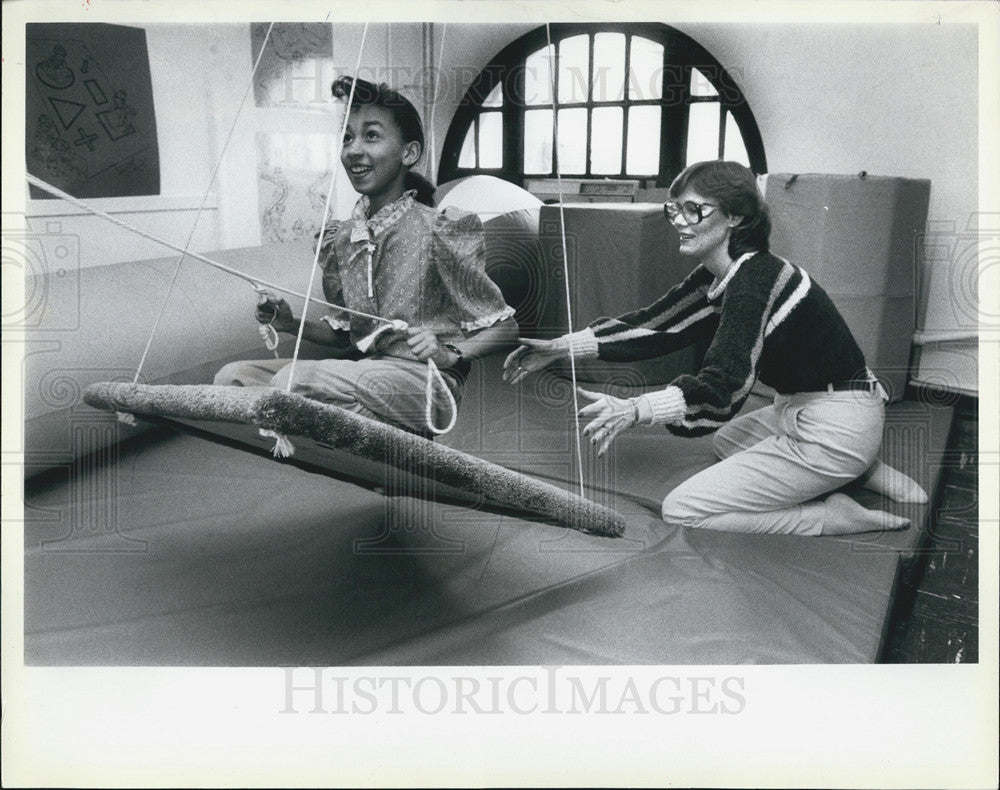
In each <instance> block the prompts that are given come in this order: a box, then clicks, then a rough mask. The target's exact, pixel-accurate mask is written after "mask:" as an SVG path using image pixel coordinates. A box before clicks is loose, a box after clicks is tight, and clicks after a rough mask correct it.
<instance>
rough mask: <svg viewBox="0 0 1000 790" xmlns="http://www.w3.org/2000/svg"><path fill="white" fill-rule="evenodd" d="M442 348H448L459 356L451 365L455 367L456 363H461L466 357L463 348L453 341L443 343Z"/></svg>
mask: <svg viewBox="0 0 1000 790" xmlns="http://www.w3.org/2000/svg"><path fill="white" fill-rule="evenodd" d="M441 348H446V349H448V350H449V351H451V352H452V353H453V354H454V355H455V356H456V357H458V359H456V360H455V363H454V364H453V365H452V366H451V367H455V365H457V364H459V363H460V362H461V361H462V360H463V359H465V355H464V354H463V353H462V349H460V348H459V347H458V346H455V345H452V344H451V343H442V344H441Z"/></svg>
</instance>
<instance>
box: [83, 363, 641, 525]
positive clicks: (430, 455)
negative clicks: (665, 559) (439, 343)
mask: <svg viewBox="0 0 1000 790" xmlns="http://www.w3.org/2000/svg"><path fill="white" fill-rule="evenodd" d="M84 400H85V401H86V402H87V403H88V404H90V405H91V406H94V407H96V408H101V409H109V410H112V411H117V412H124V413H130V414H136V415H139V416H143V415H146V416H159V417H176V418H185V419H193V420H198V419H201V420H221V421H226V422H237V423H246V424H249V425H253V426H255V427H257V428H259V429H262V430H266V431H273V432H274V433H277V434H280V435H281V436H284V437H295V436H303V437H307V438H309V439H313V440H315V441H320V442H324V443H326V444H329V445H332V446H335V447H337V448H338V449H340V450H343V451H345V452H348V453H351V454H353V455H357V456H360V457H362V458H367V459H370V460H373V461H376V462H379V463H391V464H392V465H393V466H396V467H397V468H399V469H402V470H405V471H407V472H411V473H414V474H417V475H420V476H424V477H429V476H431V473H433V476H434V479H435V480H436V481H437V482H438V483H441V484H444V485H448V486H451V487H453V488H457V489H461V490H463V491H466V492H468V493H470V494H473V495H475V496H477V497H482V499H483V500H484V501H487V502H491V503H495V504H497V505H500V506H503V507H508V508H511V509H513V510H519V511H522V512H529V513H536V514H538V515H540V516H543V517H545V518H546V519H550V520H552V521H553V522H555V523H556V524H559V525H561V526H565V527H570V528H572V529H576V530H579V531H581V532H588V533H594V534H597V535H605V536H610V537H617V536H619V535H621V534H622V532H623V531H624V529H625V522H624V519H623V518H622V517H621V516H620V515H619V514H618V513H615V512H614V511H612V510H609V509H608V508H605V507H602V506H601V505H598V504H596V503H594V502H590V501H588V500H586V499H584V498H582V497H579V496H577V495H576V494H573V493H571V492H569V491H565V490H563V489H561V488H557V487H556V486H553V485H550V484H548V483H543V482H541V481H539V480H535V479H533V478H530V477H527V476H526V475H522V474H519V473H517V472H514V471H512V470H510V469H506V468H504V467H502V466H499V465H497V464H493V463H490V462H489V461H484V460H482V459H481V458H476V457H475V456H472V455H467V454H466V453H463V452H460V451H458V450H454V449H452V448H450V447H446V446H444V445H440V444H435V443H434V442H431V441H429V440H427V439H424V438H422V437H420V436H416V435H414V434H410V433H407V432H406V431H402V430H399V429H398V428H394V427H393V426H391V425H386V424H384V423H380V422H377V421H375V420H370V419H368V418H366V417H361V416H359V415H356V414H352V413H350V412H347V411H345V410H343V409H340V408H337V407H336V406H331V405H328V404H325V403H320V402H318V401H315V400H310V399H309V398H304V397H302V396H300V395H293V394H291V393H287V392H283V391H281V390H276V389H273V388H271V387H221V386H216V385H211V384H192V385H166V384H164V385H146V384H123V383H114V382H100V383H97V384H93V385H91V386H89V387H87V389H86V391H85V393H84Z"/></svg>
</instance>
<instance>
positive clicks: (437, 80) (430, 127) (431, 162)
mask: <svg viewBox="0 0 1000 790" xmlns="http://www.w3.org/2000/svg"><path fill="white" fill-rule="evenodd" d="M430 24H431V28H430V38H431V41H430V43H431V46H432V47H433V46H434V25H433V23H430ZM447 32H448V25H447V24H444V23H442V25H441V45H440V47H439V48H438V59H437V74H436V75H435V76H434V90H433V93H432V94H431V111H430V112H429V113H428V118H427V132H428V143H429V144H430V155H429V156H428V157H427V177H428V178H429V179H430V181H431V183H432V184H437V167H436V166H435V163H436V162H437V143H436V135H435V133H434V110H435V109H436V108H437V102H438V89H439V88H440V87H441V72H442V71H443V70H444V68H443V67H442V66H441V64H442V63H444V40H445V36H446V34H447ZM432 52H433V51H432ZM433 57H434V56H433V54H432V55H431V58H433ZM431 72H432V73H433V72H434V61H433V59H432V60H431Z"/></svg>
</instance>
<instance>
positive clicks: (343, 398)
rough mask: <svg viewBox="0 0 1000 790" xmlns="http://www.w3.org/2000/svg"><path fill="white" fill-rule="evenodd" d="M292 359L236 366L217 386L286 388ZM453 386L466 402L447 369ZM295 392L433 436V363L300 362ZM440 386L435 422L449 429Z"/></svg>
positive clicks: (436, 394) (386, 359)
mask: <svg viewBox="0 0 1000 790" xmlns="http://www.w3.org/2000/svg"><path fill="white" fill-rule="evenodd" d="M291 361H292V360H291V359H260V360H256V359H255V360H247V361H242V362H230V363H229V364H228V365H226V366H225V367H223V368H222V369H221V370H220V371H219V372H218V373H217V374H216V375H215V381H214V383H215V384H225V385H235V386H240V387H251V386H271V387H275V388H276V389H281V390H286V389H287V385H288V379H289V376H290V375H291V374H292V370H291ZM442 374H443V377H444V380H445V381H446V382H448V388H449V389H450V390H451V392H452V395H454V396H455V402H456V403H458V402H459V401H460V400H461V389H462V388H461V386H460V385H459V384H458V382H457V381H456V379H455V377H454V376H452V375H451V374H449V373H448V372H447V371H442ZM294 375H295V378H294V381H293V383H292V388H291V392H294V393H295V394H297V395H302V396H304V397H306V398H311V399H313V400H317V401H321V402H323V403H330V404H333V405H334V406H339V407H340V408H342V409H345V410H347V411H350V412H353V413H355V414H360V415H362V416H364V417H369V418H371V419H375V420H380V421H382V422H387V423H389V424H392V425H396V426H398V427H402V428H406V429H407V430H410V431H414V432H416V433H421V434H424V433H426V432H427V420H426V409H427V395H426V387H427V365H425V364H424V363H423V362H416V361H413V360H408V359H398V358H395V357H382V358H378V359H372V358H367V359H359V360H351V359H322V360H302V359H300V360H298V361H297V362H296V363H295V374H294ZM440 388H441V385H440V382H437V383H435V385H434V398H433V404H432V409H431V414H432V415H433V419H434V424H435V425H437V426H443V425H447V424H448V421H449V420H450V419H451V407H450V404H449V403H448V401H447V399H446V396H445V395H444V394H443V393H442V392H441V391H440Z"/></svg>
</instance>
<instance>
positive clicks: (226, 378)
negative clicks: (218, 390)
mask: <svg viewBox="0 0 1000 790" xmlns="http://www.w3.org/2000/svg"><path fill="white" fill-rule="evenodd" d="M212 383H213V384H216V385H218V386H236V387H246V386H249V385H251V384H266V383H267V379H266V378H265V379H263V380H261V376H260V374H259V373H257V374H256V375H255V371H254V368H253V366H252V363H247V362H229V363H228V364H226V365H223V366H222V368H220V370H219V372H218V373H216V374H215V378H214V379H212Z"/></svg>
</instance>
